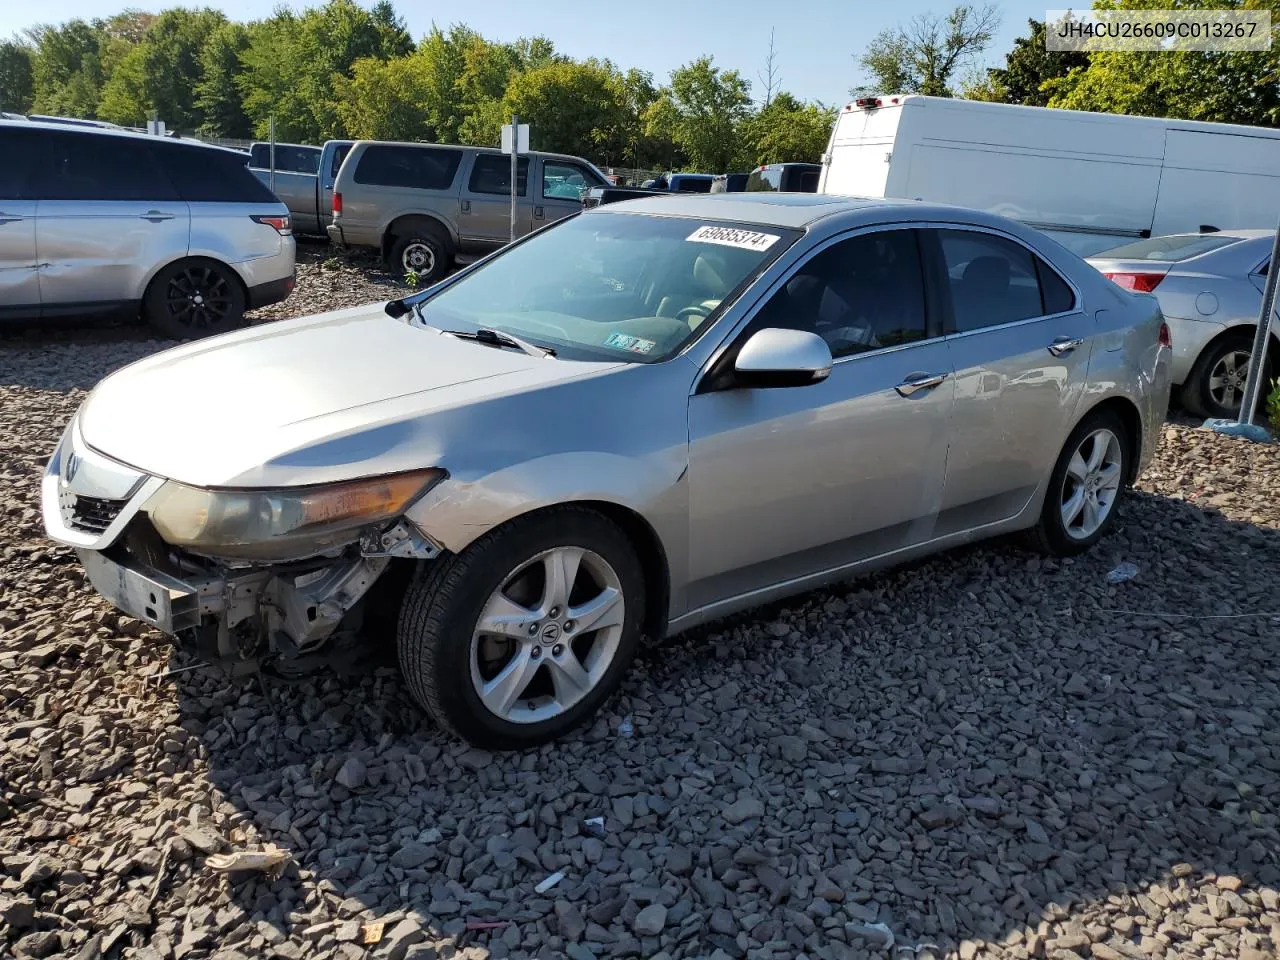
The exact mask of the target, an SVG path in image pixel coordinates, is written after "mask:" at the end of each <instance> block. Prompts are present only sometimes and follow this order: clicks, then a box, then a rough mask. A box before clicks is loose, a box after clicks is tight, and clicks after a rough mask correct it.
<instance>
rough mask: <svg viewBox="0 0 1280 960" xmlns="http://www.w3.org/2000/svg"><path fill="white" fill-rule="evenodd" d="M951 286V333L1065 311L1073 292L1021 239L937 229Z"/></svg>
mask: <svg viewBox="0 0 1280 960" xmlns="http://www.w3.org/2000/svg"><path fill="white" fill-rule="evenodd" d="M937 236H938V239H939V241H940V244H941V249H942V260H943V266H944V268H945V270H946V274H947V275H946V280H947V283H948V285H949V287H950V290H951V314H952V315H951V318H950V320H949V322H948V324H947V329H946V332H947V333H965V332H968V331H970V330H981V329H983V328H984V327H994V326H998V325H999V324H1002V323H1013V322H1014V321H1016V320H1029V319H1032V318H1034V317H1042V316H1047V315H1049V314H1054V313H1065V312H1066V311H1068V310H1070V309H1071V308H1072V307H1073V306H1074V303H1075V298H1074V296H1073V295H1072V293H1071V288H1070V287H1068V286H1067V285H1066V284H1065V283H1064V282H1063V281H1062V279H1061V278H1060V277H1059V276H1058V275H1057V274H1056V273H1054V271H1053V270H1052V269H1050V268H1049V267H1048V265H1046V264H1044V263H1042V262H1041V261H1040V258H1039V257H1037V256H1035V254H1033V253H1032V252H1031V251H1030V250H1028V249H1027V248H1026V247H1024V246H1022V245H1021V244H1018V243H1014V242H1013V241H1012V240H1009V239H1006V238H1004V237H998V236H995V235H994V234H990V233H980V232H977V231H970V230H939V231H937Z"/></svg>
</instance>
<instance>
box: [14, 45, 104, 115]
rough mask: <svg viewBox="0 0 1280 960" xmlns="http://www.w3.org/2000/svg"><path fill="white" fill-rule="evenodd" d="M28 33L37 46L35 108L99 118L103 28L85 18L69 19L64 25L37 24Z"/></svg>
mask: <svg viewBox="0 0 1280 960" xmlns="http://www.w3.org/2000/svg"><path fill="white" fill-rule="evenodd" d="M28 36H29V37H30V38H31V40H32V41H33V42H34V43H35V47H36V55H35V63H34V64H33V69H32V74H33V79H34V80H35V96H34V97H33V98H32V99H33V102H32V109H33V111H34V112H36V113H46V114H57V115H63V114H65V115H67V116H72V117H86V118H89V119H94V118H96V117H97V115H98V99H99V97H100V95H101V90H102V82H103V76H102V62H101V59H100V56H101V53H102V46H103V43H104V40H105V39H106V38H105V34H104V32H103V30H102V29H101V28H100V27H99V26H96V25H94V24H90V23H88V22H87V21H85V20H68V21H67V22H66V23H64V24H63V25H62V26H60V27H54V26H47V25H46V26H39V27H34V28H32V29H31V30H30V31H28Z"/></svg>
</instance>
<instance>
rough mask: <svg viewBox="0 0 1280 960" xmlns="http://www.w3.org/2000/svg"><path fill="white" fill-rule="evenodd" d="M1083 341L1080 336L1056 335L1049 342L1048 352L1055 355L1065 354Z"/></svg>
mask: <svg viewBox="0 0 1280 960" xmlns="http://www.w3.org/2000/svg"><path fill="white" fill-rule="evenodd" d="M1083 343H1084V340H1083V339H1082V338H1080V337H1057V338H1056V339H1055V340H1054V341H1053V343H1051V344H1049V352H1050V353H1052V354H1053V355H1054V356H1055V357H1062V356H1066V355H1067V354H1068V353H1070V352H1071V351H1072V350H1074V349H1075V348H1076V347H1078V346H1081V345H1082V344H1083Z"/></svg>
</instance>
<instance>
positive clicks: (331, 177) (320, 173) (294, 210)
mask: <svg viewBox="0 0 1280 960" xmlns="http://www.w3.org/2000/svg"><path fill="white" fill-rule="evenodd" d="M354 142H355V141H354V140H327V141H325V144H324V146H323V147H314V146H308V145H306V144H299V143H277V144H276V172H275V194H276V196H277V197H279V198H280V200H281V202H282V203H284V204H285V205H286V206H287V207H288V208H289V214H290V216H292V217H293V228H294V230H296V231H297V232H298V233H302V234H308V235H312V236H321V237H322V236H325V231H326V228H327V227H328V225H329V218H330V214H331V212H332V210H333V184H334V181H335V180H336V179H337V177H338V170H339V169H340V168H341V167H342V161H343V160H345V159H346V156H347V151H349V150H350V149H351V145H352V144H353V143H354ZM270 158H271V145H270V144H268V143H255V144H253V145H252V146H251V147H250V148H249V166H250V168H251V169H252V170H253V172H254V175H255V176H257V178H258V179H259V180H261V181H262V182H263V183H265V184H266V185H267V186H271V180H272V178H271V170H270V168H269V164H270Z"/></svg>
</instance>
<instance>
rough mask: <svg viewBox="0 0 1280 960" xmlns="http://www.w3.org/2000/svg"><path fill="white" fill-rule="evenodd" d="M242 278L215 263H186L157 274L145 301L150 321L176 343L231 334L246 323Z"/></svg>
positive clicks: (206, 261) (172, 265)
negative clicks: (176, 341)
mask: <svg viewBox="0 0 1280 960" xmlns="http://www.w3.org/2000/svg"><path fill="white" fill-rule="evenodd" d="M244 310H245V294H244V288H243V287H242V286H241V285H240V278H239V277H237V276H236V275H235V273H233V272H232V271H231V269H230V268H228V267H225V266H223V265H222V264H220V263H215V262H214V261H212V260H183V261H180V262H178V263H173V264H170V265H169V266H167V267H165V268H164V269H163V270H161V271H160V272H159V273H158V274H156V276H155V278H154V279H153V280H152V281H151V285H150V286H149V287H148V288H147V292H146V295H145V296H144V297H143V300H142V311H143V315H144V317H145V318H146V320H147V322H148V323H150V324H151V326H153V327H155V329H156V330H158V331H159V332H160V333H162V334H164V335H165V336H166V337H169V338H170V339H173V340H193V339H197V338H199V337H208V336H213V335H215V334H219V333H227V332H229V331H231V330H235V329H237V328H238V327H240V326H241V325H242V324H243V322H244Z"/></svg>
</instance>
